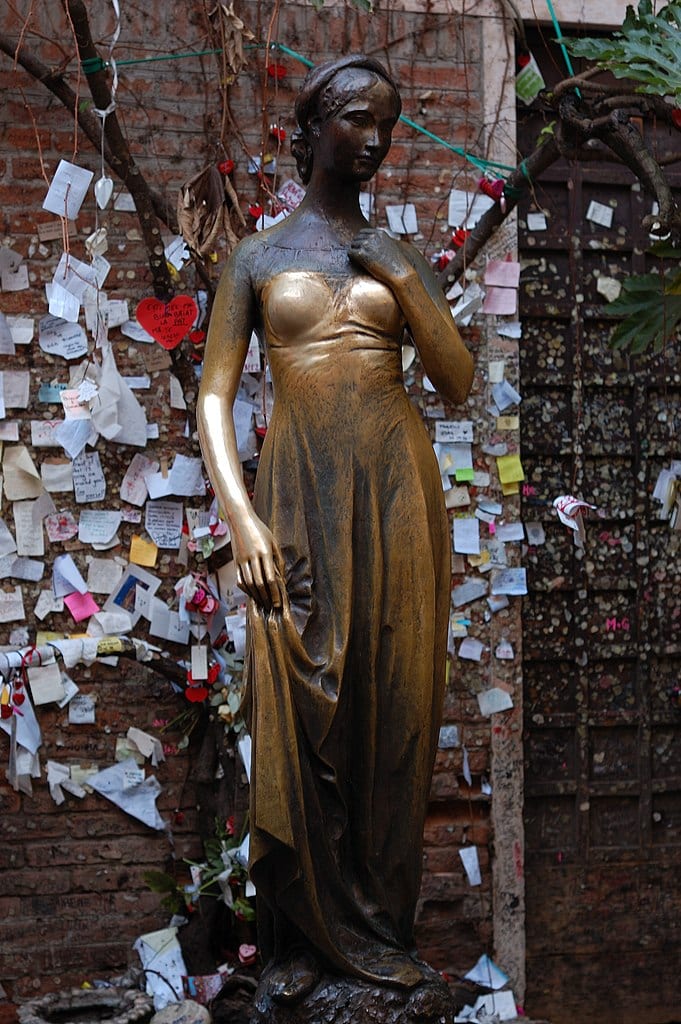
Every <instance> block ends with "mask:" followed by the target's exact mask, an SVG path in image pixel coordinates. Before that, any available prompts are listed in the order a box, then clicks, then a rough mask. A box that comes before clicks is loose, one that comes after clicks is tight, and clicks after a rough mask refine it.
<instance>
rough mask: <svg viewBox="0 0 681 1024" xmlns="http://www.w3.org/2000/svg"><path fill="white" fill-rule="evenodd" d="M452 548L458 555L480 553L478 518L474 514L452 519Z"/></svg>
mask: <svg viewBox="0 0 681 1024" xmlns="http://www.w3.org/2000/svg"><path fill="white" fill-rule="evenodd" d="M453 528H454V550H455V551H457V552H458V553H459V554H460V555H479V554H480V520H479V519H476V518H475V516H471V517H469V518H464V519H455V520H454V527H453Z"/></svg>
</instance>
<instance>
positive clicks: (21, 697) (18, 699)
mask: <svg viewBox="0 0 681 1024" xmlns="http://www.w3.org/2000/svg"><path fill="white" fill-rule="evenodd" d="M25 700H26V694H25V693H22V692H21V691H16V692H15V693H13V694H12V703H13V704H16V706H17V707H19V708H20V707H21V705H22V704H23V703H24V701H25Z"/></svg>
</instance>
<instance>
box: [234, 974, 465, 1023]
mask: <svg viewBox="0 0 681 1024" xmlns="http://www.w3.org/2000/svg"><path fill="white" fill-rule="evenodd" d="M453 1019H454V1001H453V999H452V997H451V995H450V992H449V988H448V987H447V985H446V984H445V982H444V981H442V980H441V979H439V978H434V980H433V981H428V982H425V983H424V984H423V985H419V986H418V987H417V988H414V989H410V990H407V991H405V990H403V989H395V988H384V987H382V986H380V985H375V984H370V983H369V982H365V981H360V980H358V979H356V978H339V977H335V976H331V975H324V976H322V978H321V980H320V981H319V982H318V984H317V985H316V987H315V988H314V989H313V991H312V992H310V993H309V995H307V996H305V997H304V998H303V999H301V1000H300V1001H299V1002H296V1003H294V1004H292V1005H285V1004H282V1003H277V1002H275V1001H274V1000H273V999H272V998H271V997H270V995H269V994H268V992H267V990H266V986H265V985H262V984H261V986H260V988H259V989H258V992H257V993H256V996H255V1006H254V1010H253V1015H252V1017H251V1024H451V1022H452V1020H453Z"/></svg>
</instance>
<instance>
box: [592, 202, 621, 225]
mask: <svg viewBox="0 0 681 1024" xmlns="http://www.w3.org/2000/svg"><path fill="white" fill-rule="evenodd" d="M614 212H615V211H614V210H613V208H612V207H611V206H606V205H605V204H604V203H598V202H596V200H595V199H592V200H591V202H590V203H589V205H588V207H587V211H586V219H587V220H590V221H591V222H592V223H593V224H599V225H600V226H601V227H603V228H610V227H612V218H613V214H614Z"/></svg>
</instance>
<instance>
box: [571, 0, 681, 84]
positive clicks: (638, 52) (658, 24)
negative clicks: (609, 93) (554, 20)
mask: <svg viewBox="0 0 681 1024" xmlns="http://www.w3.org/2000/svg"><path fill="white" fill-rule="evenodd" d="M563 42H564V43H565V46H566V47H567V49H568V50H569V51H570V53H572V54H573V55H574V56H576V57H584V58H585V59H586V60H590V61H593V62H594V63H595V64H596V65H597V66H598V67H599V68H602V69H603V70H604V71H610V72H611V73H612V74H613V75H614V76H615V77H616V78H627V79H630V80H632V81H635V82H637V83H638V85H637V86H636V91H637V92H643V93H650V94H653V95H656V96H672V97H674V98H675V99H676V100H677V101H681V0H672V2H671V3H669V4H667V6H666V7H663V8H662V9H661V10H660V11H659V12H658V13H657V14H654V13H653V9H652V5H651V3H650V2H649V0H641V2H640V3H639V5H638V13H635V12H634V9H633V7H628V8H627V15H626V18H625V19H624V23H623V25H622V28H621V30H620V31H619V32H615V34H614V36H612V37H611V38H607V39H596V38H594V37H586V38H584V39H563Z"/></svg>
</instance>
